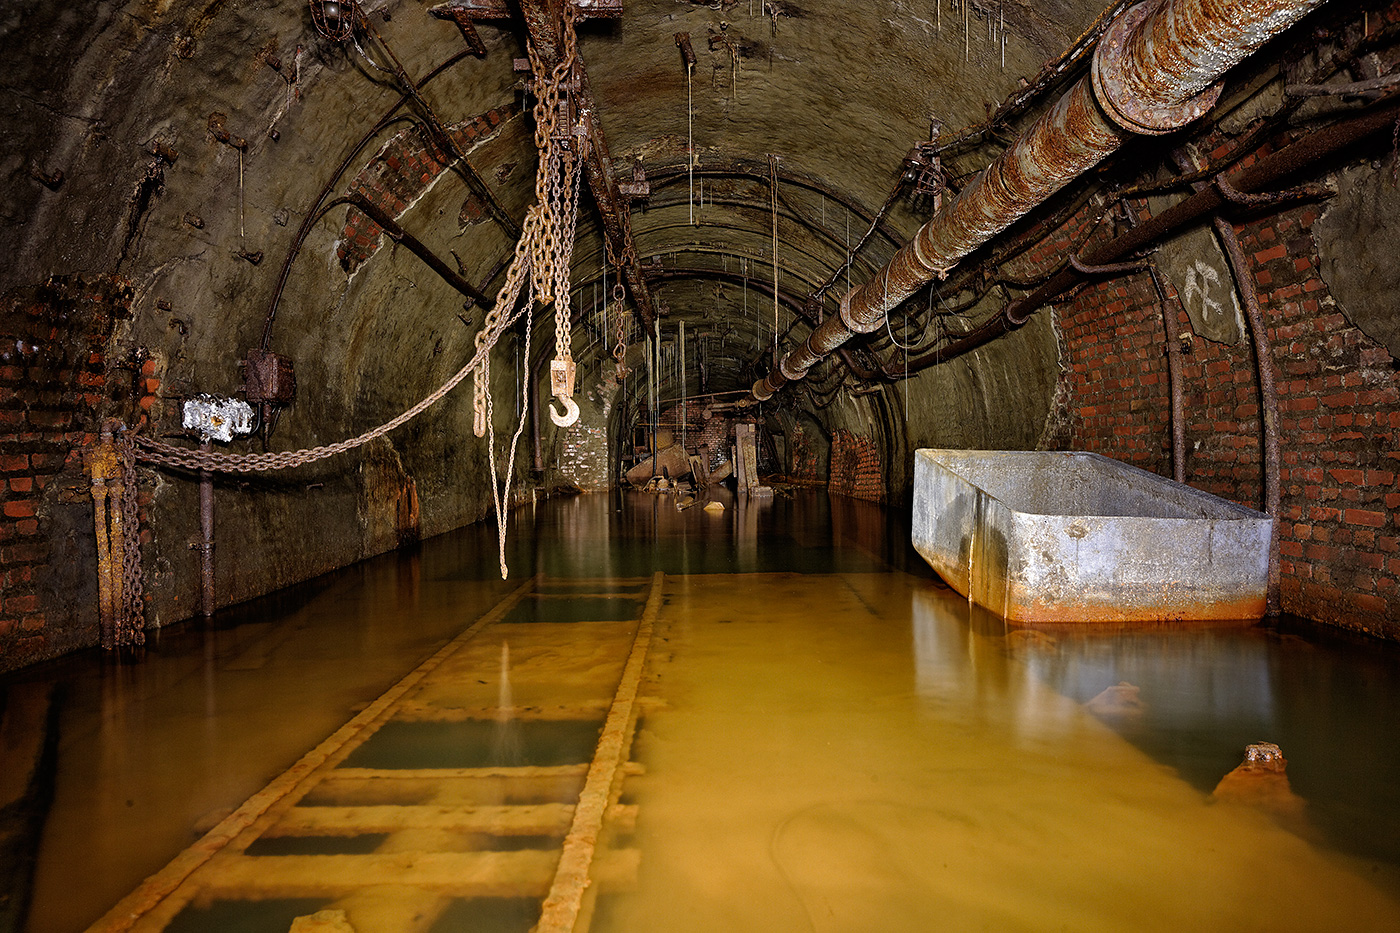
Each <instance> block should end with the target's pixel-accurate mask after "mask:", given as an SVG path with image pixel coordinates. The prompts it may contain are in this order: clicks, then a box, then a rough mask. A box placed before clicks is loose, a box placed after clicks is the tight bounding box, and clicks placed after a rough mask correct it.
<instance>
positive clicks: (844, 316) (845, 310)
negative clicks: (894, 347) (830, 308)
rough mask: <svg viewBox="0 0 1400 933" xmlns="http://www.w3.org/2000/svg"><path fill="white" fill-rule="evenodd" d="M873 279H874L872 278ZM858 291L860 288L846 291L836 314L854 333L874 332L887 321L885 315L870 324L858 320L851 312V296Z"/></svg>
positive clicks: (847, 328)
mask: <svg viewBox="0 0 1400 933" xmlns="http://www.w3.org/2000/svg"><path fill="white" fill-rule="evenodd" d="M871 281H874V280H873V279H872V280H871ZM856 291H858V289H854V288H853V289H851V290H850V291H848V292H846V294H845V297H843V298H842V299H841V307H840V308H838V309H837V311H836V316H837V317H839V318H840V319H841V323H842V324H844V325H846V330H848V331H850V332H851V333H853V334H873V333H874V332H875V331H877V330H879V329H880V328H881V326H883V324H884V322H885V319H884V315H883V314H882V315H881V316H880V319H879V320H878V321H876V322H874V323H873V324H870V325H869V326H867V325H865V324H862V323H860V322H859V321H857V320H856V319H855V317H854V316H852V314H851V298H852V297H853V296H854V295H855V293H856Z"/></svg>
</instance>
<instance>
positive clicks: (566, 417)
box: [549, 395, 578, 428]
mask: <svg viewBox="0 0 1400 933" xmlns="http://www.w3.org/2000/svg"><path fill="white" fill-rule="evenodd" d="M556 398H558V399H559V401H560V402H561V403H562V404H563V406H564V411H563V413H562V414H561V413H560V412H557V411H555V410H554V407H553V406H552V405H551V406H550V409H549V420H550V421H553V422H554V423H555V424H557V425H559V427H561V428H567V427H568V426H569V425H571V424H573V423H574V422H576V421H578V402H575V401H574V400H573V399H571V398H569V397H568V396H567V395H564V396H556Z"/></svg>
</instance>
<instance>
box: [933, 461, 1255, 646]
mask: <svg viewBox="0 0 1400 933" xmlns="http://www.w3.org/2000/svg"><path fill="white" fill-rule="evenodd" d="M1271 526H1272V519H1270V518H1269V517H1268V516H1267V515H1265V514H1264V513H1262V512H1256V511H1254V510H1253V509H1247V508H1244V507H1242V506H1239V505H1235V504H1234V503H1233V502H1227V501H1226V500H1224V499H1221V498H1219V497H1218V496H1212V495H1210V494H1209V493H1204V492H1201V491H1200V490H1198V489H1192V488H1191V487H1189V486H1185V485H1183V484H1181V483H1177V482H1174V481H1172V480H1169V479H1166V478H1164V477H1161V476H1158V475H1156V474H1155V473H1149V472H1147V471H1145V470H1140V469H1138V468H1137V467H1134V466H1129V465H1128V464H1125V463H1120V462H1118V461H1117V460H1112V459H1109V458H1108V457H1103V456H1100V455H1098V454H1091V453H1073V452H1061V451H995V450H919V451H917V452H916V454H915V458H914V521H913V539H914V547H915V549H916V550H918V552H919V553H920V554H921V555H923V558H924V560H926V561H928V562H929V564H930V565H931V566H932V567H933V569H934V570H936V571H937V572H938V574H939V576H941V577H943V579H944V580H946V581H947V582H948V584H949V585H951V586H952V587H953V588H954V589H956V590H957V591H958V592H960V593H962V594H963V595H964V596H966V597H968V599H970V600H972V601H973V602H976V603H979V604H981V605H983V606H986V607H987V608H989V609H991V610H993V611H995V612H998V613H1000V614H1001V615H1002V616H1003V617H1004V618H1006V619H1007V620H1009V621H1013V622H1125V621H1149V620H1161V619H1256V618H1259V617H1260V616H1262V615H1263V614H1264V610H1265V599H1266V595H1267V587H1268V577H1269V538H1270V534H1271V532H1272V527H1271Z"/></svg>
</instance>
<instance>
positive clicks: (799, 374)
mask: <svg viewBox="0 0 1400 933" xmlns="http://www.w3.org/2000/svg"><path fill="white" fill-rule="evenodd" d="M791 355H792V354H788V356H791ZM778 372H780V373H782V374H783V378H785V379H787V381H788V382H796V381H797V380H799V379H803V378H806V376H807V370H805V369H789V368H788V357H787V356H785V357H783V358H782V359H781V360H779V361H778Z"/></svg>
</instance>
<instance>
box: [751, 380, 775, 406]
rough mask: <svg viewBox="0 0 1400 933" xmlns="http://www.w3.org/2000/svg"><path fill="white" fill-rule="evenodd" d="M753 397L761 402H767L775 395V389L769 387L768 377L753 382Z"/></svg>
mask: <svg viewBox="0 0 1400 933" xmlns="http://www.w3.org/2000/svg"><path fill="white" fill-rule="evenodd" d="M753 397H754V398H756V399H758V400H759V401H760V402H766V401H768V400H769V399H770V398H772V397H773V390H772V389H770V388H768V380H767V379H760V380H758V381H757V382H755V383H754V384H753Z"/></svg>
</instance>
